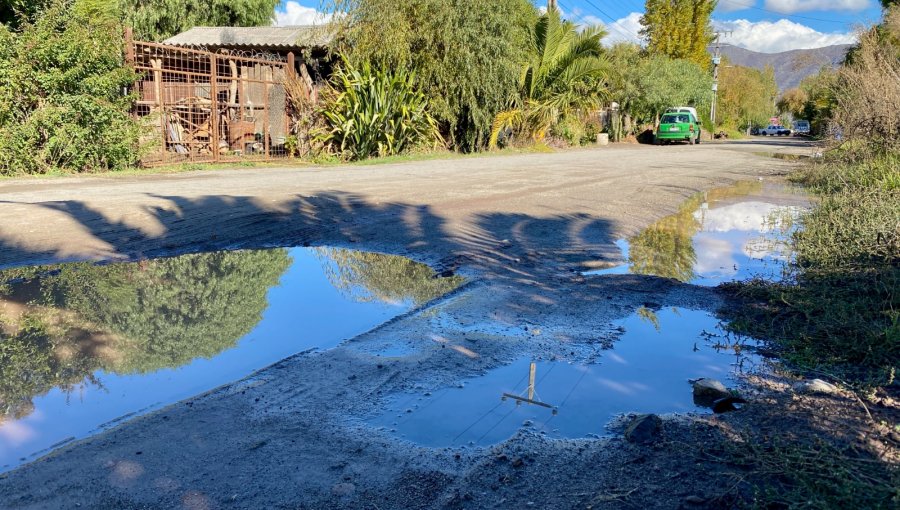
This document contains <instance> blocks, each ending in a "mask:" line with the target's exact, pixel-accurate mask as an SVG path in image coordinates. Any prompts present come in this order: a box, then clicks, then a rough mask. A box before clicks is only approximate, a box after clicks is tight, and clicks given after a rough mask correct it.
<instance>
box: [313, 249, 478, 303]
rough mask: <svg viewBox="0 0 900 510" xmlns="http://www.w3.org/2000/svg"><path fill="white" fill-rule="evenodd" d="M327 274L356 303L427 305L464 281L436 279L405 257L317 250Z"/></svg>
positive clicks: (429, 269) (423, 267)
mask: <svg viewBox="0 0 900 510" xmlns="http://www.w3.org/2000/svg"><path fill="white" fill-rule="evenodd" d="M316 254H317V256H318V258H319V259H320V260H321V261H322V265H323V267H324V269H325V274H326V275H327V276H328V280H329V281H330V282H331V284H332V285H334V287H335V288H337V289H338V290H340V291H341V292H343V293H344V294H345V295H347V296H350V297H351V298H353V299H355V300H357V301H362V302H366V301H375V300H379V301H386V302H402V301H411V302H412V303H413V304H415V305H424V304H425V303H427V302H429V301H431V300H433V299H435V298H438V297H441V296H443V295H444V294H447V293H448V292H451V291H453V290H454V289H456V288H457V287H459V286H460V285H462V284H463V283H464V282H465V279H464V278H463V277H461V276H456V275H454V276H450V277H447V278H443V277H442V278H435V274H434V271H433V270H432V269H431V268H430V267H428V266H427V265H425V264H420V263H418V262H415V261H412V260H410V259H408V258H406V257H398V256H396V255H385V254H383V253H371V252H362V251H353V250H345V249H342V248H316Z"/></svg>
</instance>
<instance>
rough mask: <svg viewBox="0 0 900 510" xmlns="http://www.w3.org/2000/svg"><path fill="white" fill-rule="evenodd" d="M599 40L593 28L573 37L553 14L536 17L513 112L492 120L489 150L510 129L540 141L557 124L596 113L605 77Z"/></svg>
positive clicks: (570, 28)
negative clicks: (570, 118)
mask: <svg viewBox="0 0 900 510" xmlns="http://www.w3.org/2000/svg"><path fill="white" fill-rule="evenodd" d="M605 35H606V31H605V30H604V29H603V28H602V27H598V26H593V27H588V28H585V29H584V30H582V31H580V32H579V31H578V30H577V28H576V26H575V24H574V23H572V22H570V21H565V20H563V19H562V18H561V17H560V14H559V11H557V10H556V9H551V10H550V11H548V12H547V13H545V14H544V15H542V16H541V17H540V18H539V19H538V21H537V23H535V25H534V29H533V31H532V34H531V38H530V45H529V59H528V63H527V64H525V66H524V67H523V68H522V71H521V78H520V80H519V87H520V89H519V96H518V98H517V99H516V104H515V107H514V108H512V109H509V110H506V111H504V112H501V113H499V114H498V115H497V117H496V119H495V120H494V126H493V129H492V132H491V145H492V146H493V145H496V144H497V137H498V135H499V134H500V132H501V131H503V130H506V129H510V128H512V129H513V131H514V132H517V133H527V134H529V135H531V136H532V137H533V138H536V139H539V138H543V136H544V134H545V133H546V132H547V131H548V130H549V129H550V128H551V127H553V126H555V125H556V124H557V123H558V122H559V121H560V120H561V119H565V118H566V117H568V116H571V115H573V114H576V113H579V112H585V111H588V110H590V109H592V108H596V107H597V106H598V104H599V99H600V96H601V93H603V92H604V91H605V89H604V88H601V86H600V81H601V79H602V78H603V77H604V76H606V75H607V74H608V66H607V63H606V61H605V60H604V59H603V58H602V57H601V55H602V54H603V47H602V46H601V44H600V40H601V39H602V38H603V37H604V36H605Z"/></svg>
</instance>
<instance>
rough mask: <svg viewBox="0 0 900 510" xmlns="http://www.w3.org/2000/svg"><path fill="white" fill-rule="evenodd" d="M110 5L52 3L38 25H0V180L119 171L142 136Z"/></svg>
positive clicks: (91, 0) (109, 0)
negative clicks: (126, 90) (1, 177)
mask: <svg viewBox="0 0 900 510" xmlns="http://www.w3.org/2000/svg"><path fill="white" fill-rule="evenodd" d="M113 5H114V4H113V0H55V1H54V2H53V3H52V4H51V5H50V6H49V7H48V8H47V9H46V10H45V11H44V12H43V13H41V14H40V15H39V16H38V17H37V19H36V21H34V22H33V23H32V22H26V23H24V24H23V25H22V26H21V28H20V31H18V32H12V31H11V30H9V29H8V28H7V27H6V26H0V175H16V174H26V173H46V172H49V171H53V170H57V169H62V170H70V171H93V170H105V169H118V168H122V167H125V166H128V165H131V164H133V163H134V162H135V161H136V154H137V152H136V148H137V141H138V134H139V130H138V128H137V126H136V124H135V123H134V122H133V121H132V119H131V117H130V116H129V113H128V112H129V109H130V104H131V98H130V97H128V96H127V95H125V94H123V90H124V88H125V87H127V86H128V85H130V84H131V83H132V82H133V80H134V73H133V71H132V70H131V69H129V68H128V67H126V66H125V65H124V62H123V40H122V38H123V36H122V26H121V24H120V22H119V21H118V16H117V13H116V10H115V9H114V8H113Z"/></svg>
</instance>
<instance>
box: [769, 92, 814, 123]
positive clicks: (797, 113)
mask: <svg viewBox="0 0 900 510" xmlns="http://www.w3.org/2000/svg"><path fill="white" fill-rule="evenodd" d="M807 101H809V96H808V95H807V94H806V92H805V91H804V90H803V89H801V88H799V87H794V88H792V89H788V90H786V91H784V94H782V95H781V99H779V100H778V103H776V106H777V107H778V112H779V113H790V114H791V115H792V116H794V117H795V118H801V117H803V111H804V109H805V108H806V102H807Z"/></svg>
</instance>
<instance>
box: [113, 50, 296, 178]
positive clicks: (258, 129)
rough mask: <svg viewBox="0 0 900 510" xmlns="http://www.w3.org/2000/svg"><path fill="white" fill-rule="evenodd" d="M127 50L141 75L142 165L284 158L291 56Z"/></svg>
mask: <svg viewBox="0 0 900 510" xmlns="http://www.w3.org/2000/svg"><path fill="white" fill-rule="evenodd" d="M129 39H130V38H129ZM126 48H127V55H126V57H127V59H128V60H129V61H130V62H131V63H132V65H133V66H134V69H135V71H136V72H137V73H138V75H139V79H138V81H137V82H136V83H135V91H134V92H135V95H136V97H137V99H136V102H135V110H134V115H135V116H136V118H137V119H138V120H139V121H140V123H141V125H142V127H143V128H144V135H143V137H144V139H143V144H142V145H143V146H144V147H145V151H146V152H145V153H144V155H143V157H142V158H141V161H142V164H144V165H146V166H154V165H162V164H172V163H182V162H196V163H211V162H234V161H243V160H270V159H274V158H281V157H287V156H288V153H289V151H288V149H287V148H286V144H289V143H290V142H289V136H290V120H289V117H288V114H287V107H288V104H287V103H288V98H287V96H286V92H285V85H284V80H285V78H287V77H288V73H293V72H294V69H295V67H294V58H293V57H294V55H293V53H289V54H288V55H286V56H282V55H277V54H262V53H252V54H248V53H249V52H244V51H229V50H224V49H220V50H219V51H215V52H214V51H208V50H204V49H197V48H185V47H179V46H174V45H166V44H160V43H152V42H142V41H131V40H129V42H128V44H127V47H126Z"/></svg>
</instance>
